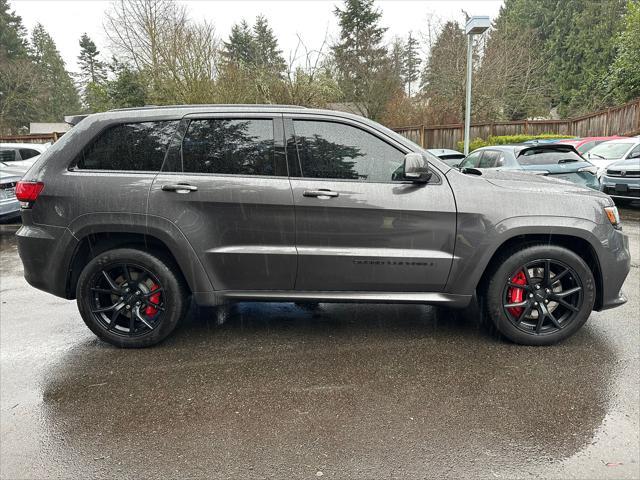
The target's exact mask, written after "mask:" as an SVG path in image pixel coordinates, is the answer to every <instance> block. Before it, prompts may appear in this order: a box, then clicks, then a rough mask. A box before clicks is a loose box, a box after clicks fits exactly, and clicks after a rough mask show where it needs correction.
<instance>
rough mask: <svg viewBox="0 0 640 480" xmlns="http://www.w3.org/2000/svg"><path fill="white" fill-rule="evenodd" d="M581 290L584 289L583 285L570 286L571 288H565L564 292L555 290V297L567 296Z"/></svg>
mask: <svg viewBox="0 0 640 480" xmlns="http://www.w3.org/2000/svg"><path fill="white" fill-rule="evenodd" d="M580 290H582V287H573V288H570V289H569V290H565V291H564V292H554V293H553V297H554V298H565V297H568V296H569V295H573V294H574V293H577V292H579V291H580Z"/></svg>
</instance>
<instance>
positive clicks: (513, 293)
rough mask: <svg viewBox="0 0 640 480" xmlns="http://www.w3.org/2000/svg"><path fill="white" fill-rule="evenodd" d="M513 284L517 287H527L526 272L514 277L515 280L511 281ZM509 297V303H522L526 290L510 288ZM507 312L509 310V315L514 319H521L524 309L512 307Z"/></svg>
mask: <svg viewBox="0 0 640 480" xmlns="http://www.w3.org/2000/svg"><path fill="white" fill-rule="evenodd" d="M511 283H515V284H517V285H526V284H527V277H525V275H524V272H523V271H522V270H520V271H519V272H518V273H516V274H515V275H514V276H513V278H512V279H511ZM507 296H508V297H509V303H520V302H522V299H523V298H524V289H522V288H516V287H509V292H508V293H507ZM507 310H509V313H510V314H511V315H513V316H514V317H519V316H520V314H522V310H523V308H522V307H511V308H508V309H507Z"/></svg>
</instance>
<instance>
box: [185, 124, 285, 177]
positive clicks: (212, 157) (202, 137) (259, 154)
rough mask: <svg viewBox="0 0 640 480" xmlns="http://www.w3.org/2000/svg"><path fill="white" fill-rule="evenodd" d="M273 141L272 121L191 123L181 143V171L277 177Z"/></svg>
mask: <svg viewBox="0 0 640 480" xmlns="http://www.w3.org/2000/svg"><path fill="white" fill-rule="evenodd" d="M273 139H274V135H273V120H263V119H259V120H254V119H251V120H241V119H206V120H192V121H191V122H190V123H189V127H188V128H187V133H186V134H185V136H184V140H183V141H182V169H183V171H184V172H194V173H227V174H236V175H276V168H275V161H276V160H275V148H274V141H273Z"/></svg>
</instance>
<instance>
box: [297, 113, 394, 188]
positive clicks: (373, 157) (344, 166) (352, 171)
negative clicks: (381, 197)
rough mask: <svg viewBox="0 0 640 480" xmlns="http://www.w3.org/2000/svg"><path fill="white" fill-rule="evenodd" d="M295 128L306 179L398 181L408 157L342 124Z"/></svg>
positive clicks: (308, 123) (310, 122) (299, 124)
mask: <svg viewBox="0 0 640 480" xmlns="http://www.w3.org/2000/svg"><path fill="white" fill-rule="evenodd" d="M293 125H294V130H295V136H296V143H297V149H298V158H299V162H300V165H299V166H300V170H301V175H302V176H303V177H310V178H327V179H342V180H356V181H361V182H391V181H392V180H394V179H396V178H398V169H401V168H402V165H403V161H404V154H403V153H402V152H401V151H400V150H398V149H397V148H395V147H392V146H391V145H389V144H388V143H387V142H385V141H383V140H382V139H380V138H378V137H376V136H374V135H372V134H370V133H368V132H365V131H364V130H361V129H359V128H356V127H353V126H350V125H345V124H342V123H335V122H323V121H315V120H294V122H293ZM394 174H395V175H394Z"/></svg>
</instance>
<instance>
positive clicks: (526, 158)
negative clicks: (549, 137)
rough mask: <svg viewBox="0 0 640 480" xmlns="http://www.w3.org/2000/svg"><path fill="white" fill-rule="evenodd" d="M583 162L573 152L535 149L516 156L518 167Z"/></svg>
mask: <svg viewBox="0 0 640 480" xmlns="http://www.w3.org/2000/svg"><path fill="white" fill-rule="evenodd" d="M571 161H576V162H584V159H583V158H582V157H581V156H580V155H578V154H577V153H576V152H574V151H573V150H564V151H562V150H561V151H558V150H551V149H544V148H536V149H533V150H527V151H525V152H523V153H522V154H521V155H519V156H518V163H519V164H520V165H553V164H558V163H564V162H571Z"/></svg>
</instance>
